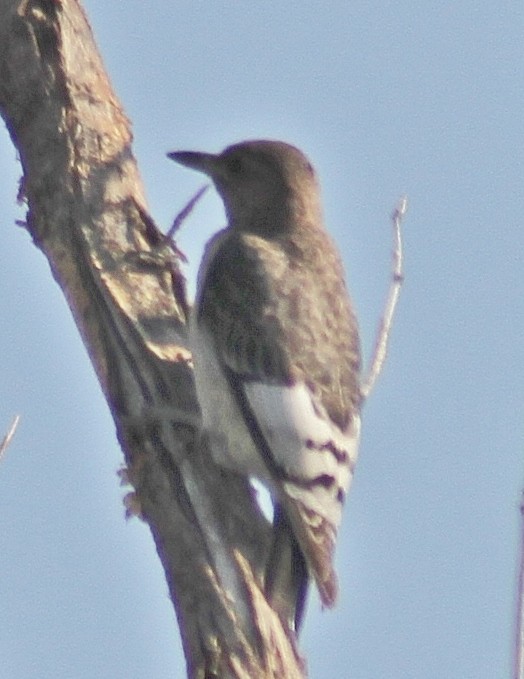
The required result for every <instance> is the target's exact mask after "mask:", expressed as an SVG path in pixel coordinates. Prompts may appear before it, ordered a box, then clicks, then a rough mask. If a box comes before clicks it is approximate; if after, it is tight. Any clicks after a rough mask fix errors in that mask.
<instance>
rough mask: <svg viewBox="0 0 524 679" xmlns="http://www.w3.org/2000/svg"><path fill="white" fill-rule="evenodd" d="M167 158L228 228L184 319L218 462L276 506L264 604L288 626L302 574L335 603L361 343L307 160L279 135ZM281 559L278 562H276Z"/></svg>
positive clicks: (299, 600)
mask: <svg viewBox="0 0 524 679" xmlns="http://www.w3.org/2000/svg"><path fill="white" fill-rule="evenodd" d="M168 156H169V157H170V158H171V159H173V160H175V161H176V162H178V163H181V164H182V165H185V166H186V167H189V168H192V169H194V170H199V171H201V172H203V173H205V174H206V175H208V176H209V177H210V178H211V179H212V180H213V183H214V185H215V187H216V189H217V191H218V193H219V194H220V196H221V197H222V200H223V202H224V206H225V211H226V215H227V221H228V224H227V227H226V228H224V229H223V230H222V231H219V232H218V233H217V234H216V235H215V236H213V237H212V238H211V240H210V241H209V243H208V244H207V246H206V249H205V253H204V257H203V260H202V263H201V266H200V270H199V273H198V281H197V293H196V299H195V304H194V308H193V312H192V318H191V322H190V337H191V345H192V347H191V348H192V351H193V356H194V365H195V380H196V387H197V394H198V398H199V402H200V405H201V409H202V417H203V428H204V431H205V433H206V434H207V436H208V437H209V441H210V444H211V450H212V455H213V457H214V459H215V460H216V462H217V463H218V464H220V465H223V466H226V467H227V468H230V469H232V470H234V471H236V472H237V473H239V474H242V475H245V476H247V477H255V478H257V479H259V480H260V481H262V482H263V483H264V484H265V485H266V486H267V487H268V489H269V491H270V493H271V495H272V498H273V501H274V504H275V512H274V520H273V525H274V535H275V537H274V548H273V550H272V553H271V555H270V556H269V558H268V567H267V572H266V584H265V587H266V594H267V596H268V600H269V601H270V602H271V603H272V604H273V606H274V608H275V609H276V610H277V612H278V613H279V614H280V616H281V617H282V618H283V620H284V621H285V622H286V623H287V624H288V625H289V626H290V627H292V628H293V629H295V630H297V629H298V625H299V624H300V620H301V617H302V612H303V606H304V600H305V595H306V591H307V582H308V578H309V577H313V579H314V580H315V582H316V585H317V588H318V591H319V594H320V598H321V601H322V604H323V605H324V606H327V607H331V606H333V605H334V603H335V600H336V596H337V577H336V574H335V570H334V566H333V556H334V548H335V542H336V536H337V531H338V528H339V525H340V520H341V513H342V507H343V504H344V500H345V497H346V494H347V492H348V488H349V485H350V482H351V478H352V476H353V470H354V466H355V462H356V459H357V452H358V443H359V435H360V406H361V401H362V397H361V390H360V369H361V360H360V342H359V335H358V325H357V321H356V318H355V314H354V313H353V310H352V306H351V302H350V298H349V295H348V292H347V289H346V284H345V281H344V272H343V266H342V263H341V259H340V256H339V254H338V252H337V249H336V248H335V246H334V244H333V242H332V240H331V238H330V237H329V235H328V233H327V231H326V230H325V227H324V223H323V217H322V209H321V201H320V189H319V184H318V181H317V177H316V174H315V171H314V169H313V167H312V165H311V163H310V162H309V161H308V159H307V158H306V156H305V155H304V154H303V153H302V152H301V151H299V150H298V149H297V148H295V147H294V146H291V145H289V144H286V143H283V142H277V141H267V140H258V141H246V142H242V143H239V144H234V145H232V146H229V147H228V148H226V149H225V150H224V151H222V153H219V154H211V153H200V152H193V151H176V152H172V153H169V154H168ZM284 555H285V556H284Z"/></svg>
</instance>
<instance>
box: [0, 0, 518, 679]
mask: <svg viewBox="0 0 524 679" xmlns="http://www.w3.org/2000/svg"><path fill="white" fill-rule="evenodd" d="M84 7H85V9H86V12H87V13H88V16H89V18H90V21H91V23H92V27H93V30H94V32H95V36H96V39H97V41H98V44H99V48H100V50H101V53H102V56H103V59H104V62H105V64H106V67H107V69H108V71H109V74H110V77H111V79H112V82H113V85H114V87H115V89H116V92H117V94H118V96H119V98H120V100H121V101H122V103H123V105H124V107H125V109H126V112H127V114H128V116H129V117H130V119H131V120H132V122H133V129H134V135H135V143H134V149H135V153H136V155H137V158H138V161H139V163H140V168H141V173H142V177H143V180H144V183H145V188H146V194H147V196H148V201H149V206H150V210H151V213H152V215H153V217H154V218H155V220H156V221H157V222H158V224H159V225H161V226H163V227H164V228H167V227H168V226H169V224H170V220H172V218H173V216H174V215H175V214H176V213H177V212H178V211H179V209H180V208H181V206H182V205H183V204H184V203H185V202H186V201H187V200H188V198H189V197H190V196H191V195H192V194H193V193H194V191H195V190H196V189H197V188H198V187H199V186H201V184H202V178H201V177H199V176H198V175H196V174H195V173H191V172H189V171H187V170H184V169H183V168H180V167H177V166H176V165H175V164H174V163H172V162H171V161H169V160H167V159H166V158H165V152H166V151H168V150H175V149H201V150H210V151H218V150H220V149H221V148H223V147H224V146H226V145H228V144H230V143H233V142H235V141H240V140H242V139H248V138H273V139H282V140H285V141H288V142H291V143H294V144H296V145H297V146H299V147H300V148H302V149H303V150H304V151H305V152H306V153H307V154H308V155H309V156H310V158H311V160H312V161H313V163H314V164H315V166H316V168H317V170H318V173H319V175H320V178H321V183H322V187H323V197H324V206H325V215H326V221H327V223H328V226H329V229H330V231H331V232H332V234H333V236H334V237H335V239H336V241H337V243H338V244H339V247H340V249H341V252H342V254H343V258H344V262H345V265H346V269H347V273H348V280H349V285H350V288H351V291H352V296H353V298H354V301H355V304H356V307H357V309H358V313H359V320H360V325H361V332H362V342H363V349H364V353H365V355H366V356H369V355H370V353H371V349H372V346H373V339H374V334H375V328H376V325H377V322H378V319H379V317H380V314H381V310H382V305H383V299H384V297H385V294H386V291H387V285H388V277H389V268H390V248H391V234H390V225H389V213H390V212H391V209H392V207H393V206H394V204H395V202H396V201H397V199H398V197H399V196H400V195H401V194H403V193H407V194H408V196H409V198H410V211H409V214H408V219H407V221H406V224H405V227H404V239H405V258H406V265H405V273H406V282H405V286H404V290H403V293H402V296H401V300H400V306H399V310H398V314H397V317H396V321H395V326H394V330H393V333H392V343H391V348H390V355H389V359H388V362H387V365H386V368H385V370H384V373H383V375H382V377H381V379H380V382H379V384H378V385H377V387H376V390H375V392H374V393H373V395H372V396H371V398H370V400H369V402H368V403H367V405H366V408H365V413H364V430H363V432H364V433H363V442H362V447H361V455H360V459H359V463H358V467H357V474H356V478H355V481H354V485H353V488H352V490H351V493H350V497H349V501H348V504H347V507H346V511H345V516H344V521H343V525H342V529H341V534H340V541H339V549H338V554H337V566H338V571H339V575H340V581H341V598H340V603H339V606H338V607H337V609H335V610H334V611H333V612H324V613H323V612H321V611H320V609H319V603H318V599H316V598H315V597H313V598H312V599H311V602H310V607H309V613H308V617H307V622H306V627H305V630H304V635H303V639H302V648H303V650H304V651H305V652H306V654H307V656H308V659H309V667H310V675H311V677H312V679H328V678H331V677H348V679H349V678H350V679H371V678H373V679H381V678H382V677H394V678H397V677H399V678H400V677H401V678H402V679H419V678H420V677H421V676H423V677H424V679H437V678H438V679H441V678H442V677H445V678H446V679H448V678H449V679H470V678H471V679H483V678H486V679H493V678H494V677H496V678H498V677H508V676H509V674H510V666H511V650H512V634H513V617H514V601H513V599H514V589H515V587H514V585H515V576H516V563H517V550H518V534H519V524H518V504H519V500H520V493H521V489H522V486H523V483H524V474H523V471H524V470H523V452H524V436H523V434H524V418H523V415H524V406H523V404H524V386H523V385H524V360H523V358H524V357H523V351H522V337H523V336H524V273H523V261H524V229H523V228H522V219H523V217H522V216H523V215H524V193H523V188H522V186H523V181H522V180H523V157H524V153H523V152H524V144H523V141H522V112H523V110H524V41H523V36H524V30H523V29H524V7H523V5H522V3H521V2H520V0H518V1H517V0H512V1H505V0H500V1H499V2H498V3H496V4H495V3H488V2H482V1H481V2H473V1H471V2H470V1H465V0H458V1H457V2H429V1H428V2H421V3H413V2H407V1H405V0H396V2H385V1H384V2H370V1H369V0H367V2H362V1H358V0H356V1H352V2H342V1H340V0H335V1H334V2H332V3H329V4H326V3H320V2H312V1H306V0H303V1H302V2H282V3H259V2H253V1H252V0H246V1H245V2H242V3H240V2H228V3H219V2H213V1H211V2H208V3H201V2H194V1H193V2H189V1H187V0H179V1H178V2H176V3H175V2H171V3H165V2H163V3H158V2H149V3H144V2H139V1H137V0H126V1H125V2H112V3H107V2H102V1H101V0H89V1H88V2H87V1H86V2H85V3H84ZM0 173H1V176H2V182H1V185H0V205H1V206H2V212H1V217H0V220H1V227H2V245H3V247H2V248H1V249H0V286H1V288H0V289H1V290H2V293H3V294H2V295H0V315H1V318H2V319H3V322H2V324H1V327H0V431H3V430H5V429H6V428H7V426H8V423H9V422H10V420H11V418H12V417H13V416H14V414H15V413H19V414H20V415H21V418H22V419H21V423H20V428H19V431H18V432H17V435H16V438H15V440H14V441H13V443H12V445H11V447H10V449H9V451H8V453H7V455H6V457H5V459H4V460H3V461H2V463H1V464H0V542H1V545H2V548H1V550H0V602H1V606H2V612H3V624H2V625H1V626H0V657H1V658H2V662H1V668H0V679H4V677H5V678H6V679H51V678H52V679H71V677H74V678H75V679H84V678H86V679H87V678H89V679H124V678H125V679H135V678H137V679H138V678H139V677H140V678H141V677H144V676H151V677H167V676H174V677H182V676H184V661H183V656H182V652H181V647H180V642H179V639H178V630H177V626H176V620H175V616H174V613H173V611H172V608H171V607H170V603H169V599H168V594H167V586H166V584H165V582H164V579H163V574H162V572H161V567H160V565H159V562H158V559H157V558H156V555H155V550H154V546H153V543H152V540H151V538H150V536H149V533H148V530H147V527H146V526H145V525H143V524H141V523H140V522H139V521H138V520H136V519H134V520H132V521H130V522H127V523H126V522H125V521H124V518H123V515H124V509H123V506H122V496H123V494H124V491H123V490H122V489H121V488H120V487H119V485H118V479H117V476H116V471H117V469H118V468H119V466H120V464H121V461H122V456H121V453H120V451H119V449H118V445H117V443H116V440H115V435H114V426H113V423H112V421H111V419H110V416H109V413H108V411H107V407H106V405H105V403H104V400H103V398H102V395H101V392H100V389H99V387H98V384H97V382H96V380H95V377H94V374H93V371H92V369H91V366H90V364H89V361H88V358H87V354H86V352H85V349H84V347H83V345H82V343H81V341H80V339H79V337H78V333H77V331H76V329H75V327H74V324H73V322H72V319H71V317H70V314H69V311H68V308H67V306H66V304H65V301H64V299H63V297H62V295H61V292H60V290H59V289H58V286H57V285H56V284H55V283H54V281H53V280H52V277H51V275H50V272H49V268H48V266H47V263H46V261H45V259H44V258H43V256H42V255H41V254H40V253H39V251H37V250H36V249H35V248H34V247H33V245H32V244H31V241H30V238H29V237H28V235H27V233H25V232H24V231H23V230H22V229H20V228H18V227H16V226H15V224H14V221H15V219H22V218H23V215H24V213H23V210H22V209H20V208H18V207H17V206H16V201H15V197H16V192H17V180H18V177H19V175H20V168H19V166H18V164H17V162H16V154H15V151H14V149H13V147H12V145H11V143H10V141H9V138H8V136H7V133H6V132H5V129H3V128H2V129H0ZM223 223H224V215H223V211H222V207H221V204H220V201H219V200H218V198H217V197H216V196H215V195H213V193H212V192H208V194H206V196H205V197H204V198H203V200H202V201H201V203H200V204H199V206H198V207H197V208H196V209H195V211H194V213H193V214H192V215H191V217H190V218H189V219H188V220H187V222H186V223H185V225H184V228H183V231H182V234H181V237H180V242H179V245H180V247H181V248H182V250H184V251H185V253H186V254H187V256H188V258H189V265H188V267H187V270H186V274H187V277H188V280H189V282H190V287H191V288H192V286H193V281H194V278H195V274H196V268H197V265H198V262H199V258H200V256H201V253H202V248H203V245H204V243H205V241H206V240H207V238H209V236H210V235H211V233H213V232H214V231H216V230H217V229H218V228H220V227H221V226H222V225H223Z"/></svg>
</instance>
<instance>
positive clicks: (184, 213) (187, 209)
mask: <svg viewBox="0 0 524 679" xmlns="http://www.w3.org/2000/svg"><path fill="white" fill-rule="evenodd" d="M208 188H209V184H204V186H202V187H201V188H200V189H198V191H197V192H196V193H195V195H194V196H193V198H191V200H190V201H189V202H188V203H187V205H185V206H184V207H183V208H182V209H181V210H180V212H179V213H178V214H177V216H176V217H175V219H174V220H173V224H172V226H171V228H170V229H169V231H168V232H167V233H166V238H170V239H171V238H174V237H175V236H176V234H177V233H178V229H179V228H180V227H181V226H182V222H183V221H184V220H185V219H186V218H187V217H188V215H190V214H191V211H192V210H193V208H194V207H195V205H196V204H197V203H198V201H199V200H200V199H201V198H202V196H203V195H204V193H205V192H206V191H207V190H208Z"/></svg>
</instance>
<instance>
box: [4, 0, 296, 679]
mask: <svg viewBox="0 0 524 679" xmlns="http://www.w3.org/2000/svg"><path fill="white" fill-rule="evenodd" d="M0 112H1V114H2V116H3V118H4V120H5V122H6V125H7V128H8V130H9V133H10V135H11V139H12V140H13V143H14V145H15V146H16V148H17V150H18V152H19V155H20V161H21V164H22V169H23V177H22V180H21V188H20V197H21V198H22V199H23V200H25V201H26V202H27V207H28V212H27V223H26V226H27V229H28V231H29V232H30V234H31V236H32V238H33V240H34V243H35V244H36V245H37V247H39V248H40V249H41V250H42V252H43V253H44V254H45V256H46V257H47V259H48V261H49V265H50V267H51V271H52V274H53V276H54V277H55V279H56V281H57V282H58V284H59V285H60V287H61V288H62V290H63V292H64V294H65V296H66V299H67V302H68V304H69V306H70V308H71V312H72V313H73V316H74V318H75V321H76V324H77V326H78V329H79V331H80V333H81V335H82V338H83V341H84V343H85V346H86V348H87V351H88V353H89V356H90V358H91V361H92V364H93V366H94V369H95V371H96V374H97V376H98V379H99V381H100V385H101V387H102V389H103V392H104V394H105V397H106V399H107V402H108V405H109V407H110V409H111V413H112V415H113V418H114V421H115V425H116V433H117V436H118V439H119V441H120V444H121V446H122V450H123V453H124V457H125V462H126V467H127V470H126V474H125V476H126V479H127V480H128V481H129V482H130V483H131V484H132V485H133V487H134V493H133V495H132V498H131V502H130V503H129V504H130V506H131V505H132V506H133V507H134V508H135V511H137V512H138V513H140V515H141V516H142V518H143V519H144V520H145V521H147V523H148V524H149V527H150V529H151V532H152V534H153V538H154V540H155V544H156V547H157V551H158V554H159V557H160V559H161V561H162V564H163V567H164V571H165V574H166V579H167V582H168V586H169V591H170V594H171V598H172V601H173V604H174V606H175V610H176V614H177V618H178V622H179V625H180V631H181V635H182V641H183V647H184V652H185V655H186V661H187V668H188V676H189V677H199V678H204V677H205V678H210V677H220V678H229V677H231V678H239V677H243V678H246V679H247V678H248V677H249V678H250V679H257V678H258V677H260V678H270V677H275V678H276V677H279V678H280V677H287V678H295V677H297V678H299V677H303V676H304V675H305V668H304V663H303V661H302V660H301V658H300V656H299V654H298V652H297V649H296V644H295V643H294V639H293V638H291V637H290V636H288V634H289V633H287V632H286V631H285V630H284V629H283V627H282V625H281V624H280V621H279V618H278V616H277V615H276V614H275V613H274V612H273V611H272V610H271V608H270V607H269V606H268V604H267V601H266V599H265V598H264V596H263V593H262V588H261V580H262V567H263V564H264V563H265V559H266V556H267V548H268V542H269V537H270V531H271V527H270V525H269V524H268V522H267V521H266V520H265V519H264V518H263V516H262V515H261V513H260V511H259V509H258V507H257V504H256V501H255V499H254V496H253V493H252V491H251V489H250V487H249V484H247V483H246V481H245V480H243V479H241V478H240V477H238V476H236V475H234V474H231V473H229V472H226V471H225V470H223V469H219V468H217V467H216V466H215V465H214V464H213V463H212V461H211V458H210V456H209V455H208V453H207V451H206V448H205V443H204V442H203V441H202V439H201V437H200V436H199V417H200V416H199V408H198V403H197V399H196V393H195V388H194V383H193V374H192V365H191V354H190V351H189V349H188V345H187V335H186V321H187V313H188V308H187V302H186V298H185V288H184V279H183V277H182V275H181V273H180V270H179V267H178V259H177V250H176V248H172V247H171V246H170V244H169V243H168V242H167V241H166V239H165V238H164V237H163V235H162V234H161V232H160V231H159V230H158V229H157V227H156V226H155V224H154V222H153V221H152V219H151V218H150V217H149V216H148V212H147V206H146V203H145V199H144V194H143V190H142V184H141V180H140V176H139V173H138V169H137V166H136V162H135V159H134V157H133V154H132V150H131V143H132V135H131V132H130V126H129V122H128V120H127V118H126V116H125V114H124V113H123V111H122V108H121V106H120V104H119V102H118V100H117V98H116V96H115V94H114V93H113V91H112V89H111V86H110V83H109V80H108V78H107V75H106V74H105V72H104V68H103V65H102V62H101V59H100V56H99V54H98V51H97V49H96V46H95V44H94V41H93V37H92V33H91V29H90V27H89V24H88V22H87V19H86V17H85V15H84V12H83V10H82V8H81V6H80V5H79V3H78V2H77V1H76V0H0Z"/></svg>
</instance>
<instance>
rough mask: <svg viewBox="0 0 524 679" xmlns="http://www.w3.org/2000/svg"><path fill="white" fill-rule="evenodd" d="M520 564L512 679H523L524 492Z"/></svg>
mask: <svg viewBox="0 0 524 679" xmlns="http://www.w3.org/2000/svg"><path fill="white" fill-rule="evenodd" d="M520 531H521V537H520V564H519V571H518V585H517V617H516V625H515V673H514V675H513V676H514V679H524V492H523V493H522V499H521V503H520Z"/></svg>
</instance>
